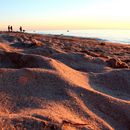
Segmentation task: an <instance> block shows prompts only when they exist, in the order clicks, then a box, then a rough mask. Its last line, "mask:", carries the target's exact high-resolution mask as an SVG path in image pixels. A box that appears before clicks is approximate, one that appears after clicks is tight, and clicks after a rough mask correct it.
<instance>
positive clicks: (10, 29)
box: [8, 25, 25, 32]
mask: <svg viewBox="0 0 130 130" xmlns="http://www.w3.org/2000/svg"><path fill="white" fill-rule="evenodd" d="M19 30H20V32H25V30H23V28H22V26H20V28H19ZM8 32H13V26H10V25H9V26H8Z"/></svg>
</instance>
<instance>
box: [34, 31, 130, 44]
mask: <svg viewBox="0 0 130 130" xmlns="http://www.w3.org/2000/svg"><path fill="white" fill-rule="evenodd" d="M35 33H39V34H56V35H60V34H63V35H66V36H80V37H87V38H88V37H89V38H98V39H101V40H105V41H110V42H113V43H124V44H130V30H118V29H117V30H110V29H107V30H106V29H98V30H94V29H89V30H69V31H67V30H45V31H36V32H35Z"/></svg>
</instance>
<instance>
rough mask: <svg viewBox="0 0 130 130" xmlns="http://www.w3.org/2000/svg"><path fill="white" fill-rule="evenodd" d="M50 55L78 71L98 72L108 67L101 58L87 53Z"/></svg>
mask: <svg viewBox="0 0 130 130" xmlns="http://www.w3.org/2000/svg"><path fill="white" fill-rule="evenodd" d="M52 57H53V58H54V59H57V60H59V61H61V62H62V63H64V64H66V65H68V66H70V67H71V68H73V69H76V70H79V71H84V72H95V73H99V72H104V71H107V70H109V69H110V68H109V67H106V63H105V61H104V60H103V59H101V58H97V57H92V56H89V55H87V54H82V53H67V54H65V53H61V54H55V55H53V56H52Z"/></svg>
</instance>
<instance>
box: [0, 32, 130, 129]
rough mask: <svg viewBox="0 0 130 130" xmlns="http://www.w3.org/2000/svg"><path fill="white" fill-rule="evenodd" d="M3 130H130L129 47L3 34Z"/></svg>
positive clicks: (87, 40)
mask: <svg viewBox="0 0 130 130" xmlns="http://www.w3.org/2000/svg"><path fill="white" fill-rule="evenodd" d="M0 130H130V45H123V44H113V43H109V42H104V41H101V40H98V39H92V38H79V37H67V36H63V35H38V34H27V33H18V32H15V33H8V32H0Z"/></svg>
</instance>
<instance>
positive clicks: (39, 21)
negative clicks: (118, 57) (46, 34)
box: [0, 0, 130, 30]
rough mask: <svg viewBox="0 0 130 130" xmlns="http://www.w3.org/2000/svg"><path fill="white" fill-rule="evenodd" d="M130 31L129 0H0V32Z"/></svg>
mask: <svg viewBox="0 0 130 130" xmlns="http://www.w3.org/2000/svg"><path fill="white" fill-rule="evenodd" d="M8 24H11V25H13V26H14V27H15V28H17V27H19V26H20V25H22V26H24V27H25V28H27V29H32V30H44V29H88V28H89V29H90V28H92V29H97V28H110V29H111V28H117V29H130V0H0V29H6V26H7V25H8Z"/></svg>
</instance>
